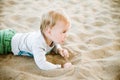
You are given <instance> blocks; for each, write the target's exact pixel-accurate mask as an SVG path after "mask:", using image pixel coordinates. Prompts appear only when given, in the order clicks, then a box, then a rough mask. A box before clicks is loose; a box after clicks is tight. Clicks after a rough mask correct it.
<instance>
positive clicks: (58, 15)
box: [40, 10, 70, 32]
mask: <svg viewBox="0 0 120 80" xmlns="http://www.w3.org/2000/svg"><path fill="white" fill-rule="evenodd" d="M57 21H63V22H65V24H68V25H69V26H70V20H69V18H68V16H67V15H66V14H65V13H64V12H63V11H61V10H59V11H58V10H57V11H54V10H51V11H49V12H47V13H45V14H43V16H42V18H41V25H40V30H41V31H42V32H43V31H44V30H45V29H46V28H47V27H51V28H52V27H53V26H54V25H55V24H56V22H57Z"/></svg>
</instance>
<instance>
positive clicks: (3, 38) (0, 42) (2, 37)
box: [0, 29, 16, 54]
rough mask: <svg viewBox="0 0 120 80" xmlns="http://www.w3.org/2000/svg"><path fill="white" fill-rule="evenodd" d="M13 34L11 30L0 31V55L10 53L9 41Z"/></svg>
mask: <svg viewBox="0 0 120 80" xmlns="http://www.w3.org/2000/svg"><path fill="white" fill-rule="evenodd" d="M15 33H16V32H15V31H14V30H12V29H5V30H0V54H7V53H9V52H11V39H12V37H13V36H14V35H15Z"/></svg>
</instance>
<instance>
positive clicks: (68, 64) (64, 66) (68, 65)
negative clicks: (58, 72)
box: [63, 62, 72, 68]
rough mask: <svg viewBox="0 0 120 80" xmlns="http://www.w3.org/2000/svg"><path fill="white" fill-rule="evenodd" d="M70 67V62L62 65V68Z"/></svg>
mask: <svg viewBox="0 0 120 80" xmlns="http://www.w3.org/2000/svg"><path fill="white" fill-rule="evenodd" d="M71 66H72V64H71V63H70V62H67V63H65V64H64V65H63V68H69V67H71Z"/></svg>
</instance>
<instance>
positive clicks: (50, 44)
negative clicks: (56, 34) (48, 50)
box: [43, 33, 53, 47]
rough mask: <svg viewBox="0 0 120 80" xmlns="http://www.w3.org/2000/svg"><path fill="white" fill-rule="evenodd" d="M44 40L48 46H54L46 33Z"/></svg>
mask: <svg viewBox="0 0 120 80" xmlns="http://www.w3.org/2000/svg"><path fill="white" fill-rule="evenodd" d="M43 36H44V39H45V41H46V43H47V45H48V46H50V47H52V46H53V41H52V40H51V39H49V38H48V37H47V35H46V34H45V33H43Z"/></svg>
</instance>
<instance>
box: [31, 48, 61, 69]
mask: <svg viewBox="0 0 120 80" xmlns="http://www.w3.org/2000/svg"><path fill="white" fill-rule="evenodd" d="M33 55H34V60H35V63H36V64H37V66H38V67H39V68H40V69H42V70H50V69H56V68H61V65H59V64H58V65H55V64H52V63H50V62H48V61H47V60H46V56H45V51H44V50H43V49H40V48H38V49H36V48H35V49H34V50H33Z"/></svg>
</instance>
